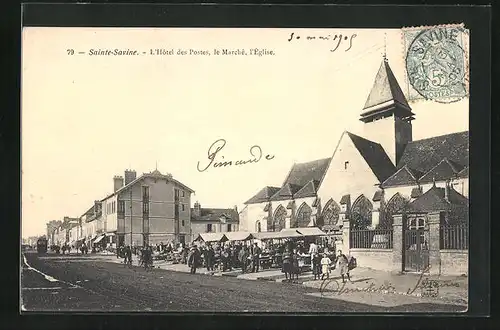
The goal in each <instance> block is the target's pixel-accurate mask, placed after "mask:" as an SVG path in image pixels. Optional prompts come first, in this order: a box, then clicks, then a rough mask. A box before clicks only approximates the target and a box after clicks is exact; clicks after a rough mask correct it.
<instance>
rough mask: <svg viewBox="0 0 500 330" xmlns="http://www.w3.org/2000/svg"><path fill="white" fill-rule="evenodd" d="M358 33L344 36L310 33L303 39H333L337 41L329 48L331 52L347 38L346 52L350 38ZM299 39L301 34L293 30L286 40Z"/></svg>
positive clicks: (350, 46) (350, 42) (350, 43)
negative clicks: (312, 34)
mask: <svg viewBox="0 0 500 330" xmlns="http://www.w3.org/2000/svg"><path fill="white" fill-rule="evenodd" d="M357 36H358V35H357V34H355V33H354V34H351V35H350V36H346V35H342V34H333V35H332V34H327V35H320V36H311V35H308V36H306V37H305V40H323V41H333V42H335V41H336V42H337V45H336V46H335V47H334V48H332V49H330V51H331V52H332V53H333V52H335V51H336V50H337V49H338V48H339V46H340V44H341V43H342V42H347V40H349V47H347V48H346V50H345V51H346V52H347V51H349V50H350V49H351V48H352V40H353V39H354V38H356V37H357ZM299 39H301V36H300V35H298V34H295V32H292V34H291V35H290V37H289V39H288V41H292V40H299Z"/></svg>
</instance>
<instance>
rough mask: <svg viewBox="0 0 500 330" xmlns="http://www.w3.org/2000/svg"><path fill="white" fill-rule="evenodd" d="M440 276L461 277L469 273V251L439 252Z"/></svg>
mask: <svg viewBox="0 0 500 330" xmlns="http://www.w3.org/2000/svg"><path fill="white" fill-rule="evenodd" d="M440 254H441V274H443V275H462V274H466V275H468V273H469V251H467V250H441V251H440Z"/></svg>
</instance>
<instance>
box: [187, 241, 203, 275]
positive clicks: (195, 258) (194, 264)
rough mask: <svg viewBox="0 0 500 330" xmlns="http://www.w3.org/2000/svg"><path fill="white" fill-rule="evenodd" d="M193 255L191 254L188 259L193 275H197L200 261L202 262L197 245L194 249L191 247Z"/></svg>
mask: <svg viewBox="0 0 500 330" xmlns="http://www.w3.org/2000/svg"><path fill="white" fill-rule="evenodd" d="M190 252H191V253H189V257H188V260H187V262H188V266H189V267H190V268H191V271H190V272H191V274H195V273H196V268H198V265H199V263H200V260H201V255H200V251H199V250H198V248H197V247H196V245H193V247H191V251H190Z"/></svg>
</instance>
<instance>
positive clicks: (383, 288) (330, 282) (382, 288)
mask: <svg viewBox="0 0 500 330" xmlns="http://www.w3.org/2000/svg"><path fill="white" fill-rule="evenodd" d="M346 284H347V283H346V282H344V283H342V286H340V284H339V282H338V281H337V280H336V279H324V280H323V282H321V286H320V289H319V291H320V293H321V295H322V296H324V295H325V294H324V292H325V291H326V290H327V288H328V287H330V288H329V289H328V290H327V291H331V292H335V293H337V294H338V295H341V294H344V293H351V292H374V293H395V292H396V288H395V287H394V286H393V285H392V284H391V283H384V284H381V285H379V286H377V285H376V284H375V283H373V282H371V283H370V284H369V285H368V286H366V287H361V288H346V287H345V286H346Z"/></svg>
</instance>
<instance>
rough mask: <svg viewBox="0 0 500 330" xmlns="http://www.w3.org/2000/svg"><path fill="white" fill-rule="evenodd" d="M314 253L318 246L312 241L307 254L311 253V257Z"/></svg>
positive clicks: (316, 251)
mask: <svg viewBox="0 0 500 330" xmlns="http://www.w3.org/2000/svg"><path fill="white" fill-rule="evenodd" d="M316 253H318V246H317V245H316V243H314V242H312V243H311V244H310V245H309V254H310V255H311V258H312V256H313V255H314V254H316Z"/></svg>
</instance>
